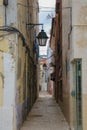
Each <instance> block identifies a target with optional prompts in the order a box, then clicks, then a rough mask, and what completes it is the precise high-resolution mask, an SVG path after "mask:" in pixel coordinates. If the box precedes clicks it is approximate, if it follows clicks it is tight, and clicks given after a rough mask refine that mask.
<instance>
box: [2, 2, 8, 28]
mask: <svg viewBox="0 0 87 130" xmlns="http://www.w3.org/2000/svg"><path fill="white" fill-rule="evenodd" d="M3 5H4V6H5V26H6V25H7V13H6V8H7V6H8V0H3Z"/></svg>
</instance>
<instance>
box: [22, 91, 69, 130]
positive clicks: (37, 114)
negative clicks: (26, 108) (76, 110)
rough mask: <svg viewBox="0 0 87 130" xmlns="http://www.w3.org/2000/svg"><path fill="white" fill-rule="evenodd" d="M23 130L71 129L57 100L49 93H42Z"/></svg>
mask: <svg viewBox="0 0 87 130" xmlns="http://www.w3.org/2000/svg"><path fill="white" fill-rule="evenodd" d="M21 130H69V127H68V124H67V123H66V121H65V118H64V116H63V114H62V112H61V110H60V107H59V105H58V104H57V103H56V102H55V100H54V99H53V98H52V97H51V96H50V95H49V94H48V93H47V92H40V96H39V98H38V99H37V101H36V103H35V104H34V106H33V108H32V110H31V112H30V114H29V115H28V117H27V119H26V121H25V122H24V124H23V126H22V128H21Z"/></svg>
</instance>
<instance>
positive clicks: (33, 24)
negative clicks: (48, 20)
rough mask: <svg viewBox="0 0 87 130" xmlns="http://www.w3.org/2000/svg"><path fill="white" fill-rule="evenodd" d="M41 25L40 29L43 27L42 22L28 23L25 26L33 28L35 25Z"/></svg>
mask: <svg viewBox="0 0 87 130" xmlns="http://www.w3.org/2000/svg"><path fill="white" fill-rule="evenodd" d="M40 25H41V26H42V29H43V24H42V23H40V24H39V23H36V24H35V23H28V24H26V26H29V27H30V28H34V27H35V26H40Z"/></svg>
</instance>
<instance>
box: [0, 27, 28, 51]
mask: <svg viewBox="0 0 87 130" xmlns="http://www.w3.org/2000/svg"><path fill="white" fill-rule="evenodd" d="M0 31H7V32H9V33H11V34H12V33H18V34H19V35H20V37H21V39H22V41H23V46H24V47H26V51H27V52H28V53H30V49H29V47H28V46H27V43H26V40H25V38H24V36H23V34H22V33H21V32H20V31H19V30H18V29H17V28H15V27H11V26H0ZM4 35H5V34H4ZM4 35H2V36H4ZM7 35H8V34H7Z"/></svg>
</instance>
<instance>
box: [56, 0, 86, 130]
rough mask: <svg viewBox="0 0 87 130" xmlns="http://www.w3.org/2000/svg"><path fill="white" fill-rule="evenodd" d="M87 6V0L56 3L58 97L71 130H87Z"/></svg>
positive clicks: (65, 0)
mask: <svg viewBox="0 0 87 130" xmlns="http://www.w3.org/2000/svg"><path fill="white" fill-rule="evenodd" d="M86 7H87V1H86V0H83V1H81V0H62V1H61V0H57V1H56V27H57V30H56V48H57V50H56V95H55V97H56V101H57V102H58V103H59V104H60V106H61V108H62V111H63V113H64V115H65V117H66V120H67V121H68V123H69V126H70V129H71V130H86V129H87V121H86V120H87V103H86V98H87V89H86V88H87V84H86V79H85V78H86V73H87V72H86V71H87V69H86V64H87V58H86V53H87V44H86V41H87V37H86V34H87V19H86V14H87V13H86V12H87V8H86ZM61 31H62V32H61Z"/></svg>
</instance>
